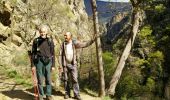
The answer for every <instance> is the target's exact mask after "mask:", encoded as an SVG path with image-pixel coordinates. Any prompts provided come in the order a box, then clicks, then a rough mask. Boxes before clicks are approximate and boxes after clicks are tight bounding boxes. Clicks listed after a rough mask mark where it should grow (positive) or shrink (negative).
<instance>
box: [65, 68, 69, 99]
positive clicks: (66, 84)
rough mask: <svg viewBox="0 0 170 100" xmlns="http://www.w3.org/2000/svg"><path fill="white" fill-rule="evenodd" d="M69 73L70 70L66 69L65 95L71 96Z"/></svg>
mask: <svg viewBox="0 0 170 100" xmlns="http://www.w3.org/2000/svg"><path fill="white" fill-rule="evenodd" d="M68 77H69V71H68V68H66V67H64V89H65V95H68V96H70V83H69V79H68Z"/></svg>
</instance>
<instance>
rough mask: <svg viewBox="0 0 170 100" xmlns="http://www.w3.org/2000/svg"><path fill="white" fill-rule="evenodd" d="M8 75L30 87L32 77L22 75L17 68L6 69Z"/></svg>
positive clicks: (18, 82)
mask: <svg viewBox="0 0 170 100" xmlns="http://www.w3.org/2000/svg"><path fill="white" fill-rule="evenodd" d="M6 72H7V76H8V77H10V78H13V79H14V80H15V82H16V83H17V84H22V85H24V86H27V87H30V86H32V84H31V83H30V77H25V76H21V75H20V74H18V73H17V71H16V70H6Z"/></svg>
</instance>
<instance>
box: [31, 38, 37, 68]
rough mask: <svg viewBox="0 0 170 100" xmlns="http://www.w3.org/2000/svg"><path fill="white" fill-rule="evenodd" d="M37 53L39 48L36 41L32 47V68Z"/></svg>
mask: <svg viewBox="0 0 170 100" xmlns="http://www.w3.org/2000/svg"><path fill="white" fill-rule="evenodd" d="M36 51H37V46H36V39H35V40H34V41H33V45H32V53H31V55H30V58H31V67H34V66H35V65H34V61H33V60H34V56H35V55H36Z"/></svg>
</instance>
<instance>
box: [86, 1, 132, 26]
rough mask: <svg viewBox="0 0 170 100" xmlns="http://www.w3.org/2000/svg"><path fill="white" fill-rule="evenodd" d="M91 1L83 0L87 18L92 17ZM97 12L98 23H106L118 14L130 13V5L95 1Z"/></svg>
mask: <svg viewBox="0 0 170 100" xmlns="http://www.w3.org/2000/svg"><path fill="white" fill-rule="evenodd" d="M90 1H91V0H84V4H85V9H86V12H87V14H88V16H92V8H91V2H90ZM96 3H97V11H98V12H99V13H98V14H99V21H100V22H102V23H106V22H108V21H109V20H110V19H111V18H112V17H113V16H115V15H116V14H117V13H120V12H126V11H131V4H130V3H127V2H104V1H97V2H96Z"/></svg>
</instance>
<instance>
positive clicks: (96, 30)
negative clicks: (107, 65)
mask: <svg viewBox="0 0 170 100" xmlns="http://www.w3.org/2000/svg"><path fill="white" fill-rule="evenodd" d="M91 5H92V11H93V23H94V33H95V35H98V34H99V25H98V23H99V22H98V17H97V5H96V0H91ZM95 44H96V52H97V64H98V73H99V81H100V91H99V96H100V97H102V96H104V95H105V81H104V72H103V59H102V48H101V41H100V37H97V39H96V41H95Z"/></svg>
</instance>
